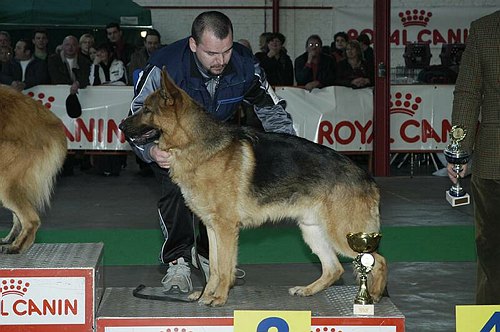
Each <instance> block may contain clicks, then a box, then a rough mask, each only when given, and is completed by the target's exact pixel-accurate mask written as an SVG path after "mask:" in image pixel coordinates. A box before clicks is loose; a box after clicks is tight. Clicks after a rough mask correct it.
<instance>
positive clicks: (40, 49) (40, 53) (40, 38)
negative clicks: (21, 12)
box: [32, 29, 49, 61]
mask: <svg viewBox="0 0 500 332" xmlns="http://www.w3.org/2000/svg"><path fill="white" fill-rule="evenodd" d="M32 41H33V44H34V45H35V53H34V54H33V55H34V56H35V58H38V59H40V60H43V61H47V57H48V56H49V50H48V47H47V45H48V44H49V37H48V33H47V30H45V29H36V30H35V31H34V32H33V40H32Z"/></svg>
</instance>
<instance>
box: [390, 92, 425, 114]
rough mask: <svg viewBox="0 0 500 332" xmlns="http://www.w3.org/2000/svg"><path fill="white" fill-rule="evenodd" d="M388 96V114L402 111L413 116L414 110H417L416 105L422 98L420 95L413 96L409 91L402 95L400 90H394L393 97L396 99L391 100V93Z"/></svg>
mask: <svg viewBox="0 0 500 332" xmlns="http://www.w3.org/2000/svg"><path fill="white" fill-rule="evenodd" d="M390 97H391V101H390V102H389V113H390V114H396V113H402V114H407V115H410V116H413V115H415V111H417V110H418V107H419V105H420V103H421V102H422V98H420V97H415V98H413V95H412V94H411V93H407V94H405V95H404V96H403V94H402V93H401V92H396V93H395V94H394V98H395V99H396V100H395V101H394V102H393V101H392V95H391V96H390Z"/></svg>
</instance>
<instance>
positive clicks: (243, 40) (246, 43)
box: [238, 38, 253, 53]
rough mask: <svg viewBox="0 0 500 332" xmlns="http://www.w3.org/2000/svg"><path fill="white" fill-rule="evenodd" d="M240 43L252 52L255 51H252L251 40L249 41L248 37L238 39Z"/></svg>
mask: <svg viewBox="0 0 500 332" xmlns="http://www.w3.org/2000/svg"><path fill="white" fill-rule="evenodd" d="M238 43H240V44H241V45H243V46H245V47H246V48H248V49H249V50H250V52H252V53H253V51H252V45H251V44H250V42H249V41H248V39H243V38H242V39H238Z"/></svg>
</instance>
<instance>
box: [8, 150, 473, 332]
mask: <svg viewBox="0 0 500 332" xmlns="http://www.w3.org/2000/svg"><path fill="white" fill-rule="evenodd" d="M134 159H135V158H133V157H130V158H129V162H128V166H127V168H126V169H125V170H124V171H123V172H122V174H121V176H120V177H108V178H106V177H102V176H100V175H97V174H95V173H94V172H93V171H87V172H80V171H79V170H77V171H76V175H75V176H72V177H63V178H60V179H59V180H58V183H57V188H56V191H55V197H54V200H53V202H52V208H51V209H50V210H48V211H47V213H46V214H45V215H44V216H43V217H42V219H43V223H42V228H44V229H75V228H84V229H94V228H103V227H107V228H115V227H123V228H137V229H146V228H154V229H157V228H158V226H157V225H158V223H157V215H156V211H155V206H156V203H155V202H156V199H157V195H158V192H159V186H158V184H157V182H156V181H155V179H154V178H149V177H141V176H140V175H138V169H137V166H136V164H135V160H134ZM432 171H433V169H432V167H429V166H425V165H424V166H422V165H420V166H415V169H414V170H413V174H414V176H413V177H411V176H410V172H409V171H408V170H407V169H405V167H402V168H401V169H396V168H395V169H394V170H393V173H392V174H395V175H396V176H393V177H387V178H377V179H376V181H377V182H378V184H379V186H380V188H381V197H382V204H381V217H382V218H381V219H382V222H383V224H384V225H391V226H402V227H406V226H407V227H411V226H416V227H418V226H439V225H443V226H444V225H472V224H473V221H472V207H470V206H469V207H458V208H455V209H450V208H443V200H444V188H447V187H449V185H450V184H449V180H448V179H447V178H441V177H434V176H431V175H430V174H431V173H432ZM464 185H465V187H466V188H467V186H468V180H467V179H466V181H465V182H464ZM10 227H11V216H10V214H9V213H8V212H7V211H5V210H2V209H0V229H1V230H7V229H8V228H10ZM415 250H418V248H416V249H415ZM436 250H439V243H436ZM2 259H3V257H2ZM241 267H242V268H243V269H245V271H246V273H247V276H246V278H245V286H242V287H250V288H252V289H253V288H254V287H261V288H265V287H268V286H276V287H288V286H295V285H302V284H306V283H308V282H310V281H311V280H313V279H314V278H317V276H318V275H319V273H320V268H319V266H318V265H317V264H252V265H246V266H241ZM345 269H346V273H345V274H344V276H343V278H342V279H341V280H340V281H339V282H338V283H337V284H338V285H348V286H349V285H355V281H354V280H353V278H352V276H351V275H350V273H349V271H351V270H352V267H351V266H350V264H345ZM163 273H164V269H163V268H162V267H160V266H159V265H154V266H152V265H148V266H105V269H104V274H105V275H104V278H105V284H106V287H113V288H115V287H126V288H131V287H135V286H137V285H138V284H140V283H143V284H146V285H148V286H159V285H160V284H159V282H160V280H161V278H162V276H163ZM474 288H475V262H396V263H390V264H389V293H390V296H391V301H392V302H393V303H394V304H395V305H396V307H397V308H398V309H399V310H400V311H401V312H402V313H403V315H404V316H405V318H406V331H408V332H436V331H439V332H452V331H455V316H454V312H455V306H456V305H458V304H473V303H474ZM236 289H239V288H236ZM241 289H243V288H241ZM154 302H156V301H151V305H155V306H156V305H158V304H153V303H154Z"/></svg>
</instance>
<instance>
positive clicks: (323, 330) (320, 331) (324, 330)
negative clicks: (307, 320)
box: [311, 326, 342, 332]
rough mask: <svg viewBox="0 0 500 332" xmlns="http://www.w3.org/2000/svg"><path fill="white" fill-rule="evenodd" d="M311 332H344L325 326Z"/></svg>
mask: <svg viewBox="0 0 500 332" xmlns="http://www.w3.org/2000/svg"><path fill="white" fill-rule="evenodd" d="M311 332H342V330H337V329H336V328H334V327H326V326H325V327H323V328H320V327H317V328H316V329H314V331H311Z"/></svg>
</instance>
